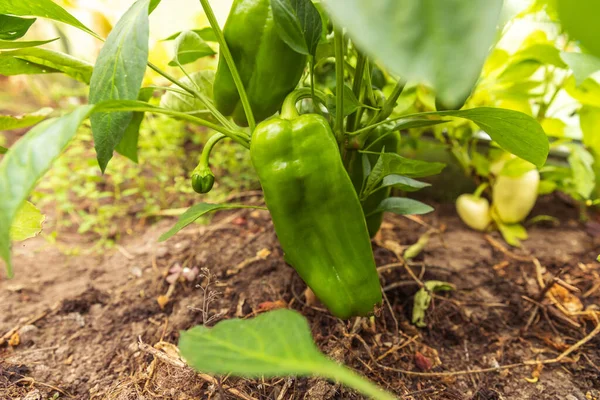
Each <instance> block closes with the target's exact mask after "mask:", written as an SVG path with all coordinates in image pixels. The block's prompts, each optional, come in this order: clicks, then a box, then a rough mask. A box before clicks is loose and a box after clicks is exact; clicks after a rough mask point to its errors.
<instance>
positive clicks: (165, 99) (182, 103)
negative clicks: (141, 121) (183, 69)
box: [160, 70, 215, 113]
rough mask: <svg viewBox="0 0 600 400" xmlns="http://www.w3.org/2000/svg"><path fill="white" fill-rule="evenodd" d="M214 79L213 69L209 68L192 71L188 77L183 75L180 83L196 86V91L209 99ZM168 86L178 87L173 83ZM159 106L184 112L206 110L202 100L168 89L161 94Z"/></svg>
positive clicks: (186, 93)
mask: <svg viewBox="0 0 600 400" xmlns="http://www.w3.org/2000/svg"><path fill="white" fill-rule="evenodd" d="M190 78H191V79H190ZM192 81H193V83H192ZM214 81H215V71H211V70H203V71H198V72H194V73H193V74H190V76H189V77H187V76H185V77H183V78H182V79H180V82H181V83H183V84H186V85H188V86H192V87H194V88H196V90H197V91H199V92H200V93H202V94H204V95H205V96H206V97H207V98H209V99H212V98H213V83H214ZM170 88H172V89H178V88H179V87H178V86H176V85H175V84H173V85H171V86H170ZM160 106H161V107H164V108H167V109H169V110H173V111H178V112H184V113H197V112H202V111H205V110H206V106H205V105H204V103H203V102H202V100H200V99H198V98H196V97H194V96H192V95H191V94H189V93H188V92H183V91H180V90H179V91H176V92H175V91H171V90H169V91H167V92H166V93H165V94H163V95H162V97H161V99H160Z"/></svg>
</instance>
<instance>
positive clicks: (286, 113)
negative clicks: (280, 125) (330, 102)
mask: <svg viewBox="0 0 600 400" xmlns="http://www.w3.org/2000/svg"><path fill="white" fill-rule="evenodd" d="M313 90H314V91H313ZM313 96H314V97H316V98H318V99H319V100H320V101H321V102H323V103H325V102H326V100H327V98H326V96H325V93H323V92H321V91H319V90H316V89H309V88H302V89H298V90H294V91H293V92H292V93H290V94H288V95H287V97H286V98H285V101H284V102H283V105H282V106H281V113H280V116H281V118H283V119H294V118H297V117H298V115H300V114H299V113H298V109H297V108H296V103H297V102H298V101H299V100H301V99H306V98H313ZM315 107H318V104H315Z"/></svg>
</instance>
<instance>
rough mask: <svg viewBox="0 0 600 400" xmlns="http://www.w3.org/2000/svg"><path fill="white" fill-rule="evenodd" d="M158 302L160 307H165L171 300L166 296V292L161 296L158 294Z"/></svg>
mask: <svg viewBox="0 0 600 400" xmlns="http://www.w3.org/2000/svg"><path fill="white" fill-rule="evenodd" d="M156 302H157V303H158V305H159V307H160V309H161V310H162V309H164V308H165V306H166V305H167V303H168V302H169V297H168V296H165V295H164V294H161V295H160V296H158V297H157V298H156Z"/></svg>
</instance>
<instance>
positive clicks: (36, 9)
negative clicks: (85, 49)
mask: <svg viewBox="0 0 600 400" xmlns="http://www.w3.org/2000/svg"><path fill="white" fill-rule="evenodd" d="M0 14H11V15H16V16H20V17H28V16H30V17H42V18H48V19H52V20H55V21H58V22H63V23H65V24H69V25H71V26H74V27H75V28H78V29H81V30H82V31H84V32H87V33H89V34H90V35H92V36H94V37H97V38H99V36H98V35H97V34H96V33H94V31H92V30H91V29H89V28H88V27H86V26H85V25H83V24H82V23H81V22H79V20H78V19H77V18H75V17H74V16H72V15H71V14H69V13H68V12H67V11H66V10H65V9H64V8H62V7H61V6H59V5H58V4H56V3H55V2H53V1H52V0H0Z"/></svg>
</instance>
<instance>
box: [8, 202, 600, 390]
mask: <svg viewBox="0 0 600 400" xmlns="http://www.w3.org/2000/svg"><path fill="white" fill-rule="evenodd" d="M541 203H542V204H541V205H540V206H539V209H538V210H536V212H537V213H538V214H549V215H553V216H556V217H558V218H559V219H560V225H559V226H553V225H543V224H539V225H535V226H533V227H531V228H530V230H529V233H530V239H529V240H528V241H527V242H525V248H524V249H521V250H517V251H513V252H512V253H511V252H505V251H503V250H504V249H505V246H506V245H505V244H503V242H502V240H501V239H500V237H499V236H498V235H497V234H495V233H494V234H491V238H492V239H493V240H491V241H490V237H487V238H486V236H485V235H484V234H482V233H478V232H474V231H471V230H469V229H466V228H465V227H464V225H463V224H462V223H461V222H460V221H459V220H458V218H457V217H456V216H455V214H454V212H453V210H452V208H451V207H449V206H440V207H439V208H438V211H437V212H436V213H435V214H432V215H429V216H426V217H424V218H423V221H425V223H426V224H430V225H431V226H433V227H436V228H441V229H444V228H445V230H444V232H443V234H441V235H434V236H433V237H432V238H431V240H430V241H429V243H428V244H427V246H426V247H425V249H424V251H423V252H422V253H421V254H420V255H419V256H418V257H417V258H416V259H415V261H413V262H411V263H410V265H411V268H412V270H413V271H415V273H416V274H417V275H418V276H419V278H420V279H421V280H434V279H435V280H442V281H448V282H451V283H453V284H454V285H455V286H456V288H457V289H456V290H455V291H453V292H449V293H444V294H443V295H439V296H437V297H436V298H435V299H434V301H433V302H432V306H431V307H430V309H429V311H428V313H427V323H428V326H427V327H426V328H423V329H418V328H416V327H414V326H413V325H411V323H410V316H411V309H412V295H413V294H414V293H415V292H416V290H417V289H418V286H417V284H415V281H414V280H413V279H412V278H411V277H410V275H409V274H408V273H407V272H406V270H405V269H404V268H391V269H388V270H387V271H384V272H382V273H381V278H382V284H383V286H384V287H386V295H387V299H388V304H386V305H385V306H384V307H383V308H382V310H381V311H380V315H379V316H378V317H377V318H375V320H374V321H375V322H374V325H372V324H370V323H369V321H368V320H358V321H357V320H356V319H355V320H350V321H341V320H338V319H335V318H333V317H331V316H330V315H329V314H328V313H327V312H325V311H323V310H322V309H321V308H320V307H319V306H318V305H317V306H307V305H306V300H305V296H304V289H305V286H304V284H303V283H302V281H301V280H300V279H299V278H298V277H297V276H296V274H295V273H294V271H293V270H292V269H291V268H290V267H288V266H287V265H286V264H285V262H284V261H283V258H282V252H281V249H280V248H279V246H278V243H277V240H276V237H275V234H274V231H273V228H272V224H271V221H270V218H269V215H268V213H267V212H263V211H254V212H253V211H244V212H239V213H235V212H230V213H222V214H219V216H218V217H217V218H216V219H215V221H214V222H213V223H212V225H210V226H208V227H199V226H194V227H190V228H187V229H186V230H184V231H183V232H182V233H180V234H178V235H177V236H175V237H174V238H173V239H171V240H170V241H168V242H166V243H164V244H158V243H157V238H158V236H159V235H160V233H162V232H164V231H165V230H166V229H168V228H169V227H170V226H171V224H172V223H173V220H165V221H162V222H160V223H158V224H156V225H154V226H152V227H150V228H148V229H147V230H146V231H145V233H144V234H143V235H139V236H137V237H130V238H129V239H126V240H124V241H123V243H122V244H121V245H122V247H119V248H118V249H117V250H114V251H110V252H107V253H106V254H104V255H92V256H90V255H85V256H66V255H64V254H62V253H61V252H60V251H59V250H58V249H57V246H53V245H48V244H47V243H46V242H45V241H44V240H43V239H40V238H37V239H34V240H31V241H28V242H25V243H23V244H22V245H19V246H18V247H15V249H14V255H15V265H16V274H17V277H16V278H15V279H14V280H10V281H7V280H1V281H0V334H4V333H5V332H9V331H10V330H11V329H12V328H15V327H16V328H18V329H19V330H18V333H17V334H16V335H12V338H11V339H12V340H11V342H12V343H11V345H9V344H8V343H4V344H3V346H2V347H0V399H25V398H26V399H29V400H31V399H48V398H68V397H69V396H72V397H74V398H77V399H154V398H162V399H207V398H215V399H225V398H236V397H239V396H244V395H245V396H248V397H246V398H254V399H286V400H287V399H357V398H361V397H360V396H358V395H357V394H355V393H353V392H352V391H350V390H348V389H345V388H343V387H340V386H339V385H336V384H333V383H328V382H324V381H320V380H318V379H306V378H302V379H272V380H265V381H262V380H261V381H254V380H243V379H235V378H232V377H229V378H227V379H218V380H212V381H211V379H210V377H207V376H199V375H196V374H195V373H193V372H191V371H190V370H188V369H186V368H181V367H178V366H176V365H171V364H168V363H165V362H163V361H158V360H154V356H153V355H151V354H149V353H148V351H143V350H140V347H139V340H141V341H143V342H144V343H146V344H149V345H154V344H156V343H158V342H160V341H161V340H162V341H163V342H170V343H176V342H177V337H178V331H179V330H182V329H187V328H189V327H191V326H193V325H196V324H201V323H202V322H203V321H202V320H203V313H202V312H201V310H200V308H201V307H202V296H201V289H199V288H198V287H197V284H201V283H202V278H199V279H198V280H197V281H196V282H193V283H183V282H179V283H177V284H176V285H175V286H174V288H173V289H172V290H171V293H170V297H169V301H168V303H167V304H166V305H165V306H164V308H161V307H160V305H159V303H158V301H157V299H158V298H159V296H161V295H165V294H167V293H168V291H169V284H168V283H167V282H166V280H165V275H166V273H167V271H168V270H169V268H170V267H172V266H173V265H175V264H177V263H179V264H180V265H182V266H189V267H199V268H207V269H208V270H209V271H210V273H211V274H213V275H214V276H215V277H216V278H217V279H218V280H219V282H220V283H219V284H218V285H217V286H215V287H214V288H215V290H218V291H219V292H220V295H219V297H218V298H217V300H216V301H215V302H213V303H212V304H210V307H209V315H211V316H214V315H217V314H219V313H222V314H223V315H222V316H221V317H219V318H220V319H223V318H233V317H236V316H237V317H248V316H252V315H254V314H256V313H258V312H261V311H262V310H264V309H268V308H269V307H271V306H273V305H277V304H284V305H287V306H289V307H291V308H293V309H296V310H298V311H300V312H301V313H302V314H304V315H305V316H306V317H307V319H308V321H309V323H310V325H311V327H312V331H313V336H314V337H315V340H316V342H317V344H318V345H319V347H320V348H321V349H322V350H323V351H324V352H325V353H326V354H328V355H330V356H331V357H333V358H334V359H336V360H338V361H340V362H344V363H345V364H347V365H349V366H350V367H352V368H354V369H355V370H357V371H359V372H360V373H362V374H364V375H366V376H367V377H368V378H370V379H372V380H373V381H375V382H377V383H378V384H380V385H382V386H383V387H386V388H387V389H388V390H390V391H392V392H394V393H396V394H397V395H398V396H399V397H400V398H403V399H490V400H491V399H567V400H575V399H579V400H584V399H593V398H598V396H600V369H599V368H600V367H599V366H600V337H598V336H596V337H594V338H592V340H590V341H588V342H587V343H585V344H584V345H583V346H581V347H579V348H577V349H576V350H575V351H574V352H572V353H571V354H569V355H568V356H567V357H566V358H565V359H564V360H563V361H569V362H567V363H556V364H547V365H544V366H543V368H541V366H535V365H533V366H532V365H528V366H522V367H516V368H511V369H506V370H502V371H493V372H488V373H468V371H469V370H474V369H485V368H490V367H495V366H498V365H508V364H514V363H521V362H527V361H532V360H549V359H552V358H555V357H556V356H558V355H559V354H560V353H561V352H563V351H564V350H566V349H567V348H569V346H571V345H573V344H575V343H576V342H577V341H579V340H581V339H582V338H584V337H586V335H589V334H590V332H592V330H593V329H594V327H595V325H596V322H595V321H594V319H593V318H592V317H593V316H594V313H593V312H588V313H579V314H575V311H581V310H588V311H594V310H598V305H599V304H600V263H597V262H595V261H594V260H595V257H596V256H597V254H598V252H599V251H600V237H599V236H600V235H598V232H597V231H595V229H597V226H598V225H594V224H597V223H598V221H597V222H592V223H590V224H588V225H587V226H586V225H583V224H581V223H579V222H577V216H578V215H577V212H576V211H575V210H574V209H572V208H569V206H567V205H561V203H560V201H559V200H558V199H556V198H550V199H547V200H546V201H545V202H541ZM428 229H429V228H428V227H427V226H424V225H422V224H419V223H417V222H415V221H413V220H410V219H408V218H403V217H397V216H392V217H389V218H388V219H387V220H386V223H385V225H384V229H383V230H382V232H381V234H380V235H379V237H378V238H377V240H376V243H377V244H375V245H374V249H375V256H376V259H377V262H378V265H381V266H383V265H386V264H390V263H395V262H397V261H398V259H397V258H396V255H395V253H394V250H396V251H398V245H401V246H406V245H410V244H412V243H414V242H416V241H417V240H418V239H419V237H420V236H421V235H422V234H423V233H425V232H426V231H427V230H428ZM61 240H62V241H63V242H67V243H69V244H73V243H74V242H77V240H81V239H78V238H77V237H73V238H69V237H64V236H63V237H61ZM494 240H495V241H494ZM498 244H500V245H498ZM80 245H81V244H80ZM89 246H90V247H91V246H92V243H90V244H89ZM502 246H504V247H502ZM263 249H268V250H270V251H271V252H272V253H271V254H270V255H269V256H268V257H267V258H266V259H264V260H262V259H257V260H255V261H253V262H248V260H251V259H252V258H254V257H255V256H256V254H257V252H259V251H261V250H263ZM390 249H391V250H390ZM528 254H530V255H532V256H534V257H536V258H537V259H538V260H539V263H540V265H539V267H540V268H538V270H537V271H536V266H535V263H534V262H532V261H530V260H528V259H527V257H526V256H527V255H528ZM238 267H242V268H238ZM536 273H541V274H542V276H543V279H544V280H545V281H546V282H550V281H551V279H552V278H553V277H556V276H558V275H560V278H561V279H562V281H564V282H566V283H567V284H569V285H572V286H574V287H575V288H576V289H577V291H573V289H572V290H571V291H569V290H566V289H561V288H562V286H560V285H558V284H556V285H554V286H553V288H552V289H551V290H550V292H549V293H550V294H552V295H553V296H554V298H555V299H557V301H558V302H559V303H560V304H558V305H556V306H552V305H550V302H551V300H552V299H551V298H550V297H549V296H546V297H545V298H544V299H542V298H541V297H540V292H541V289H540V285H539V284H538V280H537V277H536V276H537V275H536ZM566 286H568V285H566ZM527 298H529V299H537V300H539V301H541V302H542V303H543V304H544V305H543V306H542V308H540V309H539V310H540V311H539V312H535V314H533V313H534V309H535V307H536V306H535V305H534V304H533V303H532V302H531V301H528V300H527ZM282 302H283V303H282ZM565 308H566V309H567V310H570V311H571V315H569V316H567V314H568V313H569V312H568V311H567V312H566V313H565V312H562V311H560V309H563V310H564V309H565ZM390 310H393V314H392V313H391V311H390ZM532 315H533V317H532ZM32 318H33V320H34V322H31V319H32ZM28 320H29V321H28ZM528 321H529V322H528ZM397 328H398V329H397ZM17 342H20V343H19V344H18V345H17ZM160 347H161V349H164V348H166V347H168V345H165V344H164V343H163V344H161V346H160ZM398 370H404V371H409V372H411V373H413V374H410V373H406V372H399V371H398ZM449 371H467V372H466V373H465V374H458V375H452V374H446V375H435V374H434V373H438V372H449ZM414 373H427V374H432V375H424V376H419V375H415V374H414ZM536 377H537V378H536ZM231 389H234V390H238V391H239V392H237V394H235V393H236V392H235V391H234V392H232V390H231ZM55 394H57V397H52V396H53V395H55ZM58 396H60V397H58Z"/></svg>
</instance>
